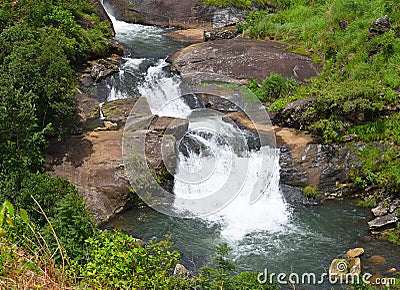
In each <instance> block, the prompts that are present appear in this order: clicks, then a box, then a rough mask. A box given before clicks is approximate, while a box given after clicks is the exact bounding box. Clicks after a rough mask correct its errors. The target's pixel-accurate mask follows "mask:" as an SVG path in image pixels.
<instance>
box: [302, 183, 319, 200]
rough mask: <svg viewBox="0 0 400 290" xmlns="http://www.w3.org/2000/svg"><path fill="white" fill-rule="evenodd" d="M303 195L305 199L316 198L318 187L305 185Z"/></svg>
mask: <svg viewBox="0 0 400 290" xmlns="http://www.w3.org/2000/svg"><path fill="white" fill-rule="evenodd" d="M303 193H304V195H305V196H307V197H317V196H318V193H319V192H318V187H317V186H316V185H307V186H306V187H304V188H303Z"/></svg>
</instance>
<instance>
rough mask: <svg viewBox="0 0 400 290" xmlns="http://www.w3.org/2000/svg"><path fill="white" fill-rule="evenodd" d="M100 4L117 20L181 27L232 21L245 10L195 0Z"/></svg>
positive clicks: (122, 0) (128, 0)
mask: <svg viewBox="0 0 400 290" xmlns="http://www.w3.org/2000/svg"><path fill="white" fill-rule="evenodd" d="M104 4H105V5H106V7H107V8H108V10H110V11H112V13H113V15H114V16H115V17H116V18H117V19H118V20H122V21H126V22H131V23H139V24H147V25H159V26H174V27H184V28H199V27H203V28H211V27H215V28H216V27H225V26H229V25H235V24H237V23H238V22H240V21H242V20H243V17H244V15H245V14H246V12H247V11H246V10H244V9H240V8H235V7H226V8H218V7H214V6H208V5H205V4H204V3H202V2H201V1H198V0H185V1H176V0H157V1H152V0H113V1H110V0H105V1H104Z"/></svg>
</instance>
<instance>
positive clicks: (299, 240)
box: [96, 18, 400, 289]
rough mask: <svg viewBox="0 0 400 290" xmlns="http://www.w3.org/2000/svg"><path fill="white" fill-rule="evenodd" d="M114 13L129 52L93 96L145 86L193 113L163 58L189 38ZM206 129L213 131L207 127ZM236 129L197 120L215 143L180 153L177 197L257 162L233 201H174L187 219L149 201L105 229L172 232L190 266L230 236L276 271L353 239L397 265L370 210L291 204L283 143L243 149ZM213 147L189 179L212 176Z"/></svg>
mask: <svg viewBox="0 0 400 290" xmlns="http://www.w3.org/2000/svg"><path fill="white" fill-rule="evenodd" d="M112 20H113V23H114V27H115V30H116V37H115V39H116V40H117V41H119V42H120V43H122V44H123V45H124V46H125V47H126V48H127V53H126V55H125V56H124V59H123V62H122V64H121V65H120V72H119V73H118V74H116V75H114V76H113V77H111V78H109V79H108V80H105V81H102V82H101V83H100V84H99V86H98V88H97V93H96V95H97V96H100V95H101V96H103V97H99V99H100V101H102V102H106V101H110V100H113V99H118V98H137V97H139V96H142V95H143V96H146V98H147V101H148V103H149V104H150V106H151V109H152V111H153V113H155V114H158V115H164V116H178V117H185V116H188V115H189V113H190V108H189V107H188V106H187V105H185V104H184V103H180V104H179V105H177V106H176V105H175V106H173V107H168V106H167V107H165V106H164V105H163V104H165V103H168V102H169V101H171V96H172V97H174V96H177V95H179V94H180V91H179V90H180V89H179V88H180V85H181V82H182V81H181V80H180V78H179V76H177V75H175V74H173V73H171V72H170V71H169V64H168V63H167V62H166V58H167V56H168V55H170V54H171V53H173V52H175V51H177V50H178V49H180V48H183V47H185V46H187V44H185V43H181V42H177V41H174V40H173V39H171V38H169V37H168V35H167V34H166V33H167V32H168V31H171V29H168V28H161V27H154V26H143V25H138V24H128V23H124V22H121V21H116V20H115V19H114V18H112ZM104 96H106V97H104ZM215 127H218V128H222V129H219V131H218V132H216V131H213V130H211V129H210V128H215ZM199 128H200V129H199ZM204 128H206V129H208V131H207V132H208V133H209V132H210V131H212V132H214V134H211V136H205V134H204ZM202 130H203V131H202ZM221 130H222V131H221ZM232 130H233V129H232V128H230V127H229V125H227V124H224V123H223V122H222V121H221V120H220V118H219V117H218V116H217V117H215V116H214V118H209V119H207V118H204V117H202V118H200V119H196V118H194V119H192V120H191V123H190V127H189V132H188V134H191V138H193V139H196V140H197V141H198V142H200V143H201V144H202V145H203V146H205V147H207V148H208V149H209V152H208V153H207V154H206V153H204V152H203V153H204V154H189V156H185V155H184V154H182V152H181V153H180V155H179V159H178V163H179V164H178V165H177V172H176V176H175V177H176V181H175V185H174V194H175V195H176V196H177V197H178V198H188V196H189V200H190V197H193V198H194V197H198V195H201V194H207V192H208V191H211V192H213V191H216V190H217V189H219V188H222V191H223V190H224V188H225V189H226V186H227V184H229V185H230V184H231V182H229V183H228V182H227V180H230V179H229V178H231V176H230V174H228V173H227V171H226V170H225V169H226V167H230V168H232V167H235V164H236V165H237V164H241V163H240V162H246V164H250V165H251V166H248V168H250V169H249V170H246V174H247V175H248V176H249V177H248V178H247V179H246V182H249V183H250V185H247V183H246V184H245V185H243V188H242V187H241V188H240V190H237V191H238V192H239V193H238V194H237V196H236V197H235V198H234V200H233V201H232V202H230V203H229V204H228V205H226V206H224V207H222V208H221V209H220V210H218V211H216V212H213V213H211V214H208V215H199V214H196V210H198V208H197V207H195V208H192V207H191V206H192V203H190V202H189V203H185V202H181V203H177V204H175V208H177V209H182V210H186V211H189V212H192V213H193V216H187V217H186V218H183V217H173V216H169V215H165V214H163V213H159V212H157V211H155V210H153V209H151V208H149V207H142V208H140V209H133V210H129V211H127V212H124V213H122V214H119V215H118V216H117V217H115V218H114V219H113V220H111V221H110V222H109V223H107V224H106V225H105V228H117V229H120V230H123V231H124V232H126V233H129V234H131V235H133V236H135V237H139V238H141V239H143V240H148V239H150V238H156V239H162V238H163V235H164V234H172V240H173V241H174V242H175V247H176V249H178V250H179V252H180V253H181V254H182V263H183V264H184V265H185V266H186V267H188V268H189V269H190V270H192V271H197V270H198V269H199V268H200V267H201V266H202V265H204V264H206V263H210V261H211V259H212V257H213V254H214V248H215V246H216V245H218V244H219V243H222V242H226V243H228V245H229V246H230V247H231V248H232V249H233V251H232V253H231V256H232V259H234V260H235V261H236V262H237V265H238V270H240V271H244V270H249V271H264V269H268V271H269V272H275V273H279V272H285V273H292V272H297V273H305V272H313V273H315V274H317V275H320V274H322V273H325V272H326V271H327V269H328V268H329V265H330V262H331V261H332V259H334V258H337V257H338V256H340V255H341V254H343V253H344V252H345V251H347V250H348V249H350V248H353V247H364V248H365V250H366V255H368V256H371V255H383V256H385V258H386V259H387V265H385V266H383V267H382V269H379V270H380V271H384V270H385V269H389V268H391V267H396V268H397V269H399V268H400V264H399V261H400V253H399V251H398V248H396V247H393V246H391V245H389V244H388V243H387V242H385V241H379V240H375V239H373V238H371V237H369V233H368V227H367V221H369V220H370V219H371V218H372V216H371V213H370V211H369V210H368V209H364V208H360V207H357V206H356V205H354V204H352V203H351V202H344V201H327V202H325V203H324V204H323V205H320V206H303V205H293V204H288V203H286V202H285V199H284V198H283V194H282V191H281V190H282V189H281V188H280V185H279V151H278V150H275V151H274V150H269V151H268V150H267V153H266V152H263V151H262V150H259V151H251V150H248V149H243V150H241V151H240V150H239V151H240V153H238V152H236V151H235V150H233V149H232V148H231V147H232V146H229V145H230V144H231V143H232V142H234V143H235V144H237V143H238V142H239V141H238V140H235V141H230V139H229V135H230V134H233V136H239V135H240V134H239V133H235V132H234V133H232ZM235 134H236V135H235ZM221 136H222V139H223V140H225V143H224V142H222V143H221V142H220V141H218V138H217V137H221ZM239 139H240V138H239ZM199 140H200V141H199ZM270 149H271V148H270ZM272 149H273V148H272ZM210 152H211V153H210ZM266 154H272V157H271V156H270V155H268V156H267V157H268V158H270V159H271V160H269V162H270V163H273V165H274V166H272V167H271V168H272V169H270V172H269V173H271V174H270V175H271V176H270V180H269V182H268V186H267V188H266V189H264V190H263V192H262V194H261V197H260V198H258V199H257V201H256V202H254V203H249V194H248V193H247V192H248V190H246V188H247V187H246V186H251V184H254V182H255V181H252V180H251V179H252V176H258V175H260V174H261V175H262V174H263V172H262V169H257V168H258V167H257V166H256V165H257V164H258V163H259V162H260V159H262V158H265V157H266ZM210 155H211V156H212V161H213V173H212V175H211V176H210V177H209V178H208V179H207V181H206V182H205V183H201V184H200V185H198V186H197V187H196V186H193V185H190V184H188V183H187V182H185V181H187V180H188V179H190V178H191V177H193V176H200V177H201V178H203V177H204V176H203V175H202V174H203V173H204V175H206V173H207V172H208V171H207V170H208V169H207V165H208V164H209V163H210ZM232 162H233V163H232ZM235 162H236V163H235ZM232 164H233V165H232ZM246 166H247V165H246ZM246 168H247V167H246ZM254 168H255V169H254ZM252 170H253V171H252ZM241 173H242V172H240V171H236V172H234V173H233V174H236V175H234V178H235V179H238V178H239V179H240V178H241V176H240V174H241ZM182 180H183V181H182ZM252 182H253V183H252ZM234 190H236V189H234ZM250 191H251V190H250ZM183 200H185V199H183ZM186 200H187V199H186ZM305 289H311V287H306V288H305ZM316 289H322V288H318V287H317V288H316Z"/></svg>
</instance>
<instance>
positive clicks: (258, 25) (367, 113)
mask: <svg viewBox="0 0 400 290" xmlns="http://www.w3.org/2000/svg"><path fill="white" fill-rule="evenodd" d="M270 2H271V4H274V5H275V7H276V10H275V12H276V13H274V14H271V13H269V11H255V12H250V13H249V15H248V17H247V21H246V24H244V25H240V29H241V30H242V31H243V33H244V34H247V35H251V36H253V37H256V38H261V39H267V40H277V41H284V42H287V43H289V44H290V45H291V47H289V48H290V49H292V50H293V51H296V52H301V53H305V54H308V55H310V56H311V57H312V58H313V59H314V60H315V61H317V63H318V64H319V65H320V66H321V68H322V71H321V74H320V75H318V76H317V77H315V78H313V79H311V80H310V81H309V85H308V86H306V87H301V88H297V89H296V90H295V91H293V93H292V94H291V95H290V94H289V96H281V97H279V98H278V99H277V100H276V101H275V102H274V103H272V104H271V105H270V106H269V108H270V110H271V111H277V110H281V109H282V108H283V107H284V106H285V105H286V104H287V103H289V102H291V101H294V100H299V99H306V98H307V99H312V100H313V103H312V104H311V106H310V107H309V108H308V109H307V110H305V111H304V113H303V116H302V117H303V119H304V120H302V121H303V123H304V124H305V129H307V130H309V131H311V132H312V133H313V134H314V135H315V136H316V137H318V138H320V139H321V140H322V141H324V142H327V143H330V142H340V141H341V139H342V137H343V136H345V135H347V134H356V136H357V137H356V138H358V140H361V141H364V142H366V143H369V144H368V145H367V146H366V147H365V148H364V149H363V150H362V151H361V152H359V153H358V158H359V160H358V163H359V164H362V166H361V170H356V171H354V172H353V173H352V178H353V181H355V182H356V181H357V182H356V184H358V185H362V186H364V187H367V186H371V185H373V186H379V187H381V188H384V189H385V191H386V193H389V194H392V195H396V194H397V193H398V192H399V189H400V180H399V176H400V171H399V168H400V164H399V157H398V152H399V151H400V147H399V146H400V143H399V138H400V137H399V136H400V128H399V126H400V125H399V124H400V122H399V120H400V119H399V114H398V109H396V106H397V107H398V106H399V104H400V95H399V91H400V71H399V67H400V66H399V64H400V37H399V36H400V14H399V11H400V2H399V1H383V2H382V1H379V0H374V1H367V0H360V1H354V0H345V1H337V0H329V1H311V0H282V1H279V0H277V1H270ZM384 15H388V17H389V21H390V27H391V29H390V31H387V32H373V31H370V25H371V23H372V22H373V21H374V20H376V19H378V18H380V17H382V16H384ZM250 87H251V88H252V89H253V91H255V92H256V93H259V92H260V91H261V89H260V88H259V87H257V86H254V84H251V85H250ZM262 100H263V101H265V102H266V103H267V104H268V101H270V100H268V99H262Z"/></svg>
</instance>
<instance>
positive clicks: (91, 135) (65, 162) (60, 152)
mask: <svg viewBox="0 0 400 290" xmlns="http://www.w3.org/2000/svg"><path fill="white" fill-rule="evenodd" d="M85 100H86V101H85V106H86V107H88V108H87V111H88V112H91V111H92V112H96V108H97V109H98V102H95V101H93V102H90V101H89V100H90V98H89V97H88V96H85ZM81 101H82V99H81V100H79V101H78V103H79V102H81ZM90 104H92V105H93V106H95V108H93V107H92V108H91V109H90ZM82 106H83V105H82ZM133 106H134V107H135V108H136V109H137V112H140V114H138V115H135V116H132V115H129V113H130V112H131V109H132V107H133ZM102 109H103V115H104V119H105V120H103V121H101V120H99V114H98V111H97V113H95V114H94V115H95V116H97V119H98V122H99V123H100V124H101V125H100V126H99V127H97V128H96V132H92V131H88V132H86V133H83V134H81V135H78V136H72V137H71V138H69V139H67V140H63V141H58V140H51V142H50V146H49V149H48V152H47V158H46V163H45V168H46V170H47V171H49V172H50V173H51V174H52V175H53V176H57V177H64V178H67V179H69V180H70V181H71V183H72V184H74V185H75V186H76V188H77V189H78V191H79V193H80V195H81V196H82V197H83V199H84V200H85V201H86V205H87V207H88V208H89V210H90V211H91V212H93V213H94V217H95V221H96V223H97V224H102V223H104V222H106V221H107V220H108V219H110V218H111V217H112V216H113V215H115V214H116V213H119V212H120V211H122V210H124V209H126V208H128V207H130V206H131V200H132V188H131V186H130V182H129V180H128V178H127V177H126V173H125V165H124V159H123V156H122V142H123V137H124V131H123V126H124V125H125V123H126V118H127V117H128V116H129V117H131V118H132V117H133V118H135V119H137V120H138V127H137V130H144V129H146V132H147V134H146V138H147V139H146V149H145V154H146V156H145V157H146V160H147V163H148V165H149V168H150V169H151V170H152V171H153V172H154V173H155V174H156V175H157V177H158V178H159V179H160V180H161V181H162V182H165V183H167V182H169V183H170V181H171V180H172V178H173V176H172V175H171V173H173V171H174V166H175V164H176V159H175V158H176V152H175V140H176V138H180V137H181V136H182V135H183V134H184V132H186V130H187V128H188V122H187V121H186V120H180V119H174V118H169V117H157V116H153V115H152V114H151V111H150V108H149V106H148V104H147V102H138V100H134V99H123V100H114V101H111V102H109V103H106V104H104V105H103V106H102ZM95 116H93V119H95V118H96V117H95ZM140 120H143V122H140ZM141 125H142V126H143V127H140V126H141ZM166 163H167V164H166Z"/></svg>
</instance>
